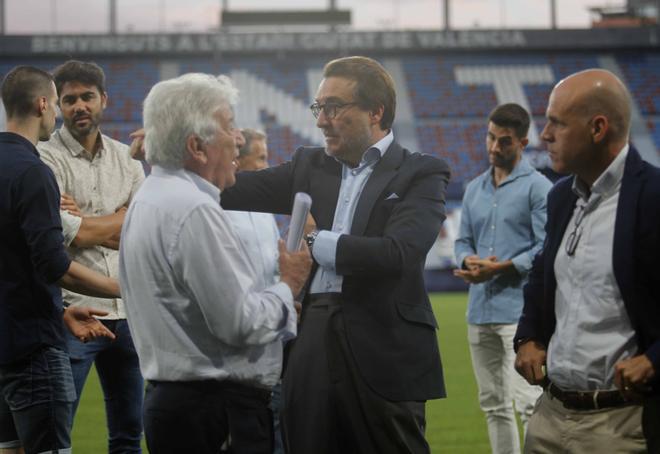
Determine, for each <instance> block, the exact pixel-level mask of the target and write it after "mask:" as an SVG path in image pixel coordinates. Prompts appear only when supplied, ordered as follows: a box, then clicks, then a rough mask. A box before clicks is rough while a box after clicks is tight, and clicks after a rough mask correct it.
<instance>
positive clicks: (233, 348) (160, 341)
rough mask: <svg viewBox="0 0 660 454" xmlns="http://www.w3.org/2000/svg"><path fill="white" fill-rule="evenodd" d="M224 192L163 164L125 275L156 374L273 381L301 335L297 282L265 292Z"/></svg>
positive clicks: (142, 348) (138, 218) (133, 323)
mask: <svg viewBox="0 0 660 454" xmlns="http://www.w3.org/2000/svg"><path fill="white" fill-rule="evenodd" d="M219 197H220V191H219V190H218V188H216V187H215V186H213V185H211V184H210V183H209V182H208V181H206V180H204V179H202V178H201V177H199V176H198V175H196V174H194V173H191V172H187V171H185V170H166V169H163V168H161V167H159V166H154V167H153V169H152V173H151V175H150V176H149V177H148V178H147V179H146V180H145V182H144V184H143V185H142V187H141V188H140V190H139V191H138V193H137V194H136V196H135V198H134V200H133V202H131V205H130V208H129V210H128V212H127V214H126V219H125V221H124V227H123V230H122V240H121V244H120V263H119V275H120V281H121V288H122V297H123V298H124V302H125V305H126V311H127V315H128V323H129V326H130V329H131V335H132V336H133V341H134V342H135V347H136V349H137V352H138V356H139V358H140V369H141V371H142V374H143V375H144V377H145V378H146V379H148V380H162V381H193V380H209V379H215V380H225V379H227V380H232V381H236V382H241V383H244V384H248V385H254V386H260V387H263V388H269V387H271V386H273V385H274V384H275V383H276V382H277V379H278V378H279V375H280V369H281V361H282V356H281V355H282V341H283V340H286V339H289V338H291V337H293V336H295V333H296V312H295V309H294V307H293V296H292V295H291V290H290V289H289V287H288V286H287V285H286V284H284V283H278V284H275V285H273V286H271V287H268V288H267V289H265V290H263V291H262V288H261V287H260V285H259V283H258V282H257V281H256V280H255V279H254V276H255V271H254V269H253V267H252V266H251V264H250V262H249V261H248V260H247V259H246V257H245V256H244V251H243V248H242V247H241V245H240V243H239V240H238V238H237V236H236V233H235V232H234V229H233V228H232V225H231V222H230V221H229V218H228V217H227V214H226V212H225V211H224V210H223V209H222V208H221V207H220V204H219Z"/></svg>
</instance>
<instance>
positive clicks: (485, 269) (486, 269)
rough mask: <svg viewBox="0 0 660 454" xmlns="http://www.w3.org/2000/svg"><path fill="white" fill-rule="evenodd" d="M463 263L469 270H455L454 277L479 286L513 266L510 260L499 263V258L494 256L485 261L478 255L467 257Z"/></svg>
mask: <svg viewBox="0 0 660 454" xmlns="http://www.w3.org/2000/svg"><path fill="white" fill-rule="evenodd" d="M463 262H464V263H465V267H466V268H467V269H466V270H464V269H455V270H454V276H456V277H460V278H462V279H463V280H464V281H465V282H467V283H468V284H479V283H481V282H485V281H489V280H491V279H492V278H493V277H495V276H496V275H497V274H500V273H503V272H504V271H506V270H507V269H509V268H510V267H511V266H512V265H513V264H512V263H511V261H510V260H507V261H506V262H498V261H497V257H495V256H494V255H491V256H489V257H486V258H485V259H480V258H479V257H478V256H476V255H469V256H467V257H465V260H464V261H463Z"/></svg>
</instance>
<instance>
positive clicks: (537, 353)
mask: <svg viewBox="0 0 660 454" xmlns="http://www.w3.org/2000/svg"><path fill="white" fill-rule="evenodd" d="M545 358H546V351H545V348H544V347H543V346H542V345H541V344H539V343H537V342H536V341H534V340H529V341H527V342H525V343H524V344H522V345H521V346H520V347H518V354H517V355H516V363H515V366H516V370H517V371H518V373H519V374H520V375H522V376H523V377H524V378H525V380H527V382H528V383H529V384H530V385H540V384H542V383H543V379H544V378H545V373H544V370H543V369H544V367H545Z"/></svg>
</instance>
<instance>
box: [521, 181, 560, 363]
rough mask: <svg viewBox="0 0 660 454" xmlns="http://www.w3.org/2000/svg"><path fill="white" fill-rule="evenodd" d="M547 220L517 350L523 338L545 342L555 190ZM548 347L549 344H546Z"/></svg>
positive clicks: (526, 295) (526, 290)
mask: <svg viewBox="0 0 660 454" xmlns="http://www.w3.org/2000/svg"><path fill="white" fill-rule="evenodd" d="M547 200H548V201H547V206H548V211H547V213H548V214H547V220H546V223H545V240H544V241H543V247H542V248H541V249H540V250H539V251H538V252H537V253H536V255H535V256H534V259H533V260H532V267H531V271H530V272H529V275H528V278H527V284H525V287H524V288H523V299H524V304H523V310H522V313H521V315H520V319H519V320H518V329H517V331H516V335H515V337H514V340H513V343H514V349H515V350H516V351H517V345H518V341H519V340H521V339H534V340H536V341H538V342H541V343H543V344H545V341H544V331H543V305H544V300H545V250H546V248H547V247H548V230H549V228H550V226H552V222H553V216H552V215H551V211H552V210H551V209H550V207H551V206H552V200H553V191H552V190H551V191H550V192H549V193H548V199H547ZM546 347H547V345H546Z"/></svg>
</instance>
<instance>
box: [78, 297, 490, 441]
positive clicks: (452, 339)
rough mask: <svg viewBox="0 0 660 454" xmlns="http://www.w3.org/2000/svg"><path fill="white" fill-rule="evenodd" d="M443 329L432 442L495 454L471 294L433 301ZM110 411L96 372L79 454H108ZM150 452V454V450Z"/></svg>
mask: <svg viewBox="0 0 660 454" xmlns="http://www.w3.org/2000/svg"><path fill="white" fill-rule="evenodd" d="M431 301H432V303H433V310H434V312H435V315H436V318H437V319H438V323H439V325H440V329H439V330H438V342H439V344H440V351H441V354H442V361H443V366H444V371H445V381H446V385H447V393H448V395H449V397H448V398H447V399H442V400H435V401H432V402H429V403H428V404H427V406H426V422H427V429H426V437H427V439H428V441H429V444H430V445H431V452H432V453H433V454H442V453H447V454H449V453H451V454H454V453H466V454H480V453H488V452H490V447H489V444H488V434H487V431H486V423H485V420H484V417H483V415H482V413H481V410H479V405H478V403H477V387H476V384H475V382H474V375H473V374H472V365H471V363H470V354H469V350H468V345H467V339H466V325H465V309H466V305H467V294H465V293H436V294H433V295H431ZM106 439H107V431H106V427H105V410H104V407H103V396H102V394H101V390H100V386H99V382H98V378H97V376H96V373H95V372H94V371H92V373H91V374H90V377H89V380H88V381H87V384H86V386H85V390H84V391H83V396H82V401H81V403H80V408H79V409H78V414H77V415H76V421H75V423H74V427H73V434H72V443H73V450H74V452H75V453H77V454H99V453H103V452H107V447H106ZM144 452H145V453H146V452H147V451H146V447H145V450H144Z"/></svg>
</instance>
